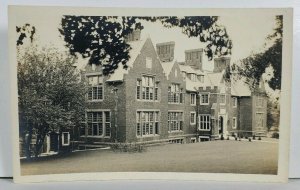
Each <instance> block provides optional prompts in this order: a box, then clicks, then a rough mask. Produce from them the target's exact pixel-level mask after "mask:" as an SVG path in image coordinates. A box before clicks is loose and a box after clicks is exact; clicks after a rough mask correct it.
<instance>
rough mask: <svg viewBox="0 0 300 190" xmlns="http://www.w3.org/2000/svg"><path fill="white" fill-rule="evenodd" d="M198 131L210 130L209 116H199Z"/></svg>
mask: <svg viewBox="0 0 300 190" xmlns="http://www.w3.org/2000/svg"><path fill="white" fill-rule="evenodd" d="M199 130H201V131H209V130H210V115H205V114H200V115H199Z"/></svg>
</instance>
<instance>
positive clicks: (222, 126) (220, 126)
mask: <svg viewBox="0 0 300 190" xmlns="http://www.w3.org/2000/svg"><path fill="white" fill-rule="evenodd" d="M223 130H224V118H223V116H220V117H219V134H223Z"/></svg>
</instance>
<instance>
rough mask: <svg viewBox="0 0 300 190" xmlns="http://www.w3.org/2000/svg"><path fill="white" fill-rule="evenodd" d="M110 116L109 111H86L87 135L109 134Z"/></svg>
mask: <svg viewBox="0 0 300 190" xmlns="http://www.w3.org/2000/svg"><path fill="white" fill-rule="evenodd" d="M110 120H111V116H110V112H109V111H99V112H87V125H88V135H89V136H110V134H111V121H110Z"/></svg>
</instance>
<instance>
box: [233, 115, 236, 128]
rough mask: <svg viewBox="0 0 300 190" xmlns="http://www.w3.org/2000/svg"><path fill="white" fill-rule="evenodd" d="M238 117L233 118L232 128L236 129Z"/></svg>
mask: <svg viewBox="0 0 300 190" xmlns="http://www.w3.org/2000/svg"><path fill="white" fill-rule="evenodd" d="M236 123H237V122H236V117H233V118H232V129H236Z"/></svg>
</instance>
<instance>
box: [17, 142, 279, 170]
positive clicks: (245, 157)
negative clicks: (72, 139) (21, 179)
mask: <svg viewBox="0 0 300 190" xmlns="http://www.w3.org/2000/svg"><path fill="white" fill-rule="evenodd" d="M277 155H278V143H265V142H259V141H254V142H248V141H232V140H224V141H210V142H200V143H194V144H168V145H163V146H154V147H148V148H147V150H146V152H143V153H124V152H113V151H112V150H97V151H86V152H73V153H70V154H69V155H65V156H63V157H58V158H55V159H53V158H52V159H46V160H45V159H44V160H40V161H35V162H23V163H22V164H21V171H22V175H30V174H33V175H34V174H57V173H80V172H117V171H119V172H128V171H132V172H135V171H138V172H146V171H149V172H207V173H249V174H276V173H277V162H278V159H277Z"/></svg>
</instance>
